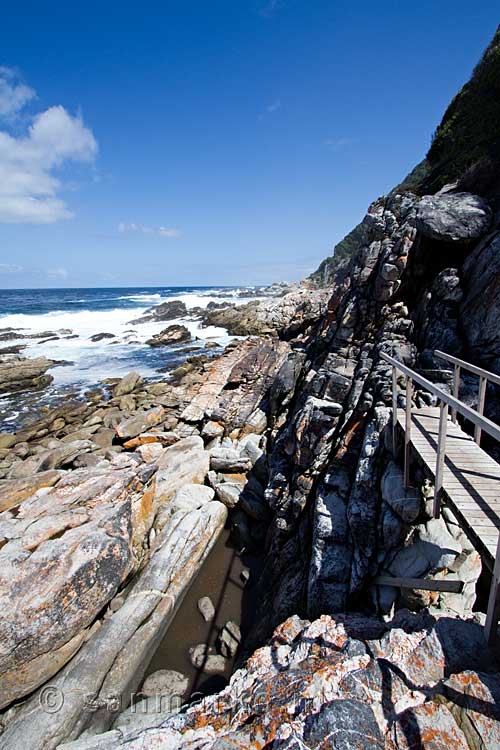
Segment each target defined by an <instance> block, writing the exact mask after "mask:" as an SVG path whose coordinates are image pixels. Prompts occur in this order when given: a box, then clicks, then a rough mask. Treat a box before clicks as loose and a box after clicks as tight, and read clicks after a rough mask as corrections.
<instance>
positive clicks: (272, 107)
mask: <svg viewBox="0 0 500 750" xmlns="http://www.w3.org/2000/svg"><path fill="white" fill-rule="evenodd" d="M280 107H281V101H280V100H279V99H276V100H275V101H274V102H272V104H269V105H268V106H267V111H268V112H269V113H270V114H272V113H273V112H276V111H277V110H278V109H279V108H280Z"/></svg>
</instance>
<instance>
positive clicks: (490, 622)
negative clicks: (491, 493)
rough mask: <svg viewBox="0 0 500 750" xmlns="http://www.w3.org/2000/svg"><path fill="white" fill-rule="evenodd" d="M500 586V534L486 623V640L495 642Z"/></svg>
mask: <svg viewBox="0 0 500 750" xmlns="http://www.w3.org/2000/svg"><path fill="white" fill-rule="evenodd" d="M499 587H500V536H499V538H498V544H497V554H496V557H495V567H494V568H493V577H492V580H491V588H490V596H489V599H488V611H487V613H486V622H485V625H484V628H485V635H486V640H487V642H488V643H490V644H491V643H493V642H494V641H495V638H496V634H497V628H498V619H499V601H498V590H499Z"/></svg>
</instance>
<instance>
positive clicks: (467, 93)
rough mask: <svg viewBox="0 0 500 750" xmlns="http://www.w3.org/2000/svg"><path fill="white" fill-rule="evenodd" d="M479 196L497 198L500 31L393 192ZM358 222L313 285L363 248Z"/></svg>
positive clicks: (499, 181) (499, 179) (327, 282)
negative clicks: (453, 189) (449, 190)
mask: <svg viewBox="0 0 500 750" xmlns="http://www.w3.org/2000/svg"><path fill="white" fill-rule="evenodd" d="M452 182H454V183H456V185H457V189H458V190H465V191H471V192H473V193H479V194H480V195H482V196H484V197H486V198H488V200H490V201H491V202H492V203H493V204H494V205H495V207H497V208H498V207H500V206H499V198H500V27H499V28H498V29H497V32H496V34H495V36H494V37H493V39H492V41H491V43H490V45H489V46H488V48H487V49H486V51H485V53H484V55H483V57H482V59H481V61H480V62H479V63H478V65H477V66H476V68H475V69H474V71H473V74H472V76H471V79H470V81H468V82H467V83H466V84H465V85H464V86H463V88H462V89H461V90H460V91H459V92H458V94H457V95H456V96H455V97H454V99H453V100H452V102H451V103H450V105H449V107H448V108H447V110H446V112H445V114H444V116H443V119H442V120H441V123H440V124H439V125H438V127H437V128H436V131H435V133H434V135H433V138H432V143H431V146H430V148H429V150H428V152H427V155H426V157H425V159H424V160H423V161H422V162H421V163H420V164H418V165H417V166H416V167H415V169H413V170H412V172H411V173H410V174H409V175H408V176H407V177H406V178H405V179H404V180H403V182H402V183H401V184H400V185H399V186H398V187H397V188H395V191H394V192H405V191H411V192H413V193H416V194H417V195H427V194H430V193H435V192H437V191H438V190H441V189H442V188H443V187H444V186H445V185H446V184H448V183H452ZM362 228H363V223H361V224H359V225H358V226H357V227H355V228H354V229H353V230H352V231H351V232H349V234H348V235H347V236H346V237H344V239H343V240H341V242H339V243H338V245H336V247H335V251H334V255H332V256H331V257H329V258H326V259H325V260H323V261H322V263H321V264H320V266H319V267H318V269H317V270H316V271H315V272H314V273H312V274H311V276H310V279H311V281H312V282H313V283H314V284H316V285H317V286H328V285H330V284H331V283H332V282H333V278H334V275H335V273H336V271H337V270H338V268H339V266H341V265H342V264H343V263H344V262H345V260H346V259H348V258H350V257H351V256H352V254H353V253H355V252H356V250H357V248H358V247H359V246H360V244H362V242H363V237H362Z"/></svg>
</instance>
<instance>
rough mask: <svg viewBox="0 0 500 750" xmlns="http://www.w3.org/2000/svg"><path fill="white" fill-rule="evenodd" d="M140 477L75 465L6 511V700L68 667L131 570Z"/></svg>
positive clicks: (2, 664)
mask: <svg viewBox="0 0 500 750" xmlns="http://www.w3.org/2000/svg"><path fill="white" fill-rule="evenodd" d="M49 481H52V478H50V479H49ZM134 481H137V480H136V479H135V477H134V473H133V472H132V471H131V470H121V471H120V470H116V471H113V470H110V469H97V468H93V469H90V470H87V469H81V470H76V471H73V472H71V473H69V474H67V475H66V476H65V477H63V478H62V479H60V480H59V482H58V484H57V485H56V486H55V487H54V488H52V489H50V490H49V491H48V492H45V493H44V494H40V493H37V494H34V495H33V496H32V497H31V498H27V499H25V500H24V501H23V502H22V503H21V504H20V505H19V506H18V508H17V510H16V514H15V516H13V515H12V514H11V513H9V512H8V511H6V512H3V513H1V514H0V537H3V540H4V544H3V546H2V548H1V550H0V672H1V673H2V690H1V699H0V705H2V706H5V705H8V704H9V703H11V702H12V701H13V700H16V699H18V698H20V697H22V696H23V695H26V694H27V693H30V692H32V691H33V689H34V688H36V687H37V686H38V685H40V684H42V683H43V682H44V681H45V680H47V679H48V678H49V677H51V676H52V675H53V674H54V673H55V672H57V671H58V670H59V669H60V668H61V666H62V665H63V664H64V663H65V662H66V661H67V660H68V659H69V658H70V657H71V656H72V655H73V653H74V651H75V650H76V649H77V648H78V647H79V646H80V645H81V642H82V637H83V636H84V635H85V630H86V628H88V626H89V625H90V624H91V623H92V622H93V620H94V619H95V617H96V615H97V614H98V613H99V611H100V610H101V609H102V608H103V606H104V605H105V604H106V603H107V602H108V601H109V600H110V599H111V598H112V597H113V596H114V594H115V593H116V590H117V588H118V586H119V585H120V583H121V582H122V581H123V580H124V579H125V578H126V577H127V575H128V574H129V573H130V571H131V570H132V568H133V565H134V553H133V534H134V529H133V516H134V508H133V505H134V492H133V491H132V489H131V488H130V485H131V484H132V482H134Z"/></svg>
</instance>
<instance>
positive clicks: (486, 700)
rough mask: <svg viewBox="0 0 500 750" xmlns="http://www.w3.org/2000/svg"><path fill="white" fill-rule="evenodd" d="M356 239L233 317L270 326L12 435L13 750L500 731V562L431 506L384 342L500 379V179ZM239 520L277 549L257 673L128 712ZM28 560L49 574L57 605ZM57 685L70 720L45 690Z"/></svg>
mask: <svg viewBox="0 0 500 750" xmlns="http://www.w3.org/2000/svg"><path fill="white" fill-rule="evenodd" d="M435 177H436V176H435V175H434V178H435ZM469 182H470V175H469ZM356 237H357V239H356V240H355V242H354V244H356V247H355V248H354V249H353V253H352V257H351V258H350V260H349V262H348V263H347V264H344V265H343V266H342V267H340V268H339V269H338V270H337V272H336V274H335V277H334V279H333V285H332V289H330V290H327V291H323V292H321V293H320V294H316V295H311V294H310V292H309V291H307V290H302V291H298V292H297V291H295V292H293V293H292V294H288V295H285V296H283V297H282V298H281V299H280V300H272V301H271V302H270V303H267V302H266V304H265V305H250V306H244V307H243V308H242V309H241V310H240V311H237V308H228V309H225V310H220V309H214V310H213V311H211V312H210V315H212V314H213V315H217V316H218V315H220V314H221V313H223V314H224V315H225V316H229V317H231V316H233V317H231V319H232V320H233V321H234V325H235V326H240V325H241V326H242V328H241V329H240V330H245V332H246V333H249V332H250V331H251V330H253V331H255V330H256V331H257V332H258V333H260V334H262V332H264V331H265V332H269V335H266V336H257V337H251V338H248V339H247V340H246V341H244V342H240V343H238V344H235V345H234V346H231V347H228V349H227V350H226V352H225V354H224V355H223V356H222V357H220V358H218V359H215V360H212V361H208V360H207V359H206V358H204V357H201V358H199V359H197V360H196V359H195V360H192V361H190V362H189V363H188V364H189V367H184V368H180V371H177V372H176V373H174V377H173V380H172V381H169V382H161V383H154V384H146V383H143V382H142V381H141V380H140V378H139V377H138V376H137V374H131V375H130V376H128V377H127V378H125V379H124V380H123V381H121V382H120V383H118V384H114V391H113V392H112V393H110V394H109V396H110V398H109V399H108V400H104V399H103V398H102V396H101V397H98V396H97V397H95V398H94V399H93V400H91V401H89V402H88V403H86V404H80V405H75V404H73V405H71V404H68V405H65V407H64V408H60V409H59V410H56V411H54V412H52V413H51V414H49V415H46V416H45V417H44V419H42V420H40V421H39V422H38V423H37V424H35V425H31V426H30V427H28V428H25V429H24V430H22V431H20V433H18V434H17V435H14V436H12V435H0V451H1V453H0V457H1V460H2V462H1V464H0V474H1V477H2V479H1V480H0V482H1V484H0V490H3V494H2V501H1V502H2V508H3V512H2V513H0V533H1V535H2V541H1V549H0V560H1V562H2V567H1V568H0V569H1V570H5V571H6V574H5V576H4V577H2V581H1V585H2V587H3V589H2V593H5V596H6V597H7V598H8V599H9V601H15V602H16V607H17V612H16V615H15V616H13V615H12V612H11V611H9V610H7V609H6V608H5V607H4V608H3V610H2V613H1V615H0V627H1V628H2V630H1V631H0V632H2V633H3V634H4V637H3V639H2V643H4V642H5V643H6V644H7V645H6V647H5V648H3V646H2V648H3V651H2V652H1V653H0V656H1V658H2V659H3V660H4V674H5V675H6V676H7V679H6V678H5V677H3V685H2V694H5V695H6V696H7V697H6V698H5V704H4V705H5V706H10V708H9V709H8V711H7V712H6V713H5V714H4V717H3V722H4V726H5V729H4V732H3V734H2V735H1V736H0V748H1V750H12V748H17V747H19V746H22V745H27V746H29V747H30V748H33V750H37V749H39V750H42V749H43V750H53V749H54V748H56V747H57V746H58V745H63V746H64V747H66V748H67V750H70V749H71V750H92V748H95V749H96V750H98V749H100V750H104V749H106V750H112V749H113V750H115V749H117V748H125V747H126V748H128V749H129V750H133V749H134V748H137V750H138V749H139V748H143V747H151V748H153V747H155V748H159V749H160V748H161V750H166V749H167V748H177V747H181V748H182V747H185V748H188V747H190V748H193V749H194V748H200V750H201V748H205V749H206V748H214V750H215V748H217V750H220V749H221V748H235V747H249V746H255V747H262V748H263V747H273V748H290V750H299V749H303V748H311V749H312V748H315V749H316V748H318V750H319V748H326V747H334V746H338V747H345V748H351V747H352V748H356V747H359V748H365V747H366V748H367V747H376V748H384V750H396V748H400V749H401V748H408V750H410V749H411V750H414V748H415V747H419V748H422V750H435V749H436V748H442V747H447V748H448V747H457V748H464V750H465V749H466V748H469V749H473V750H490V748H491V750H493V748H496V747H497V746H498V744H499V742H500V735H499V726H500V724H499V719H500V716H499V715H498V710H497V707H496V705H495V704H496V703H498V701H499V699H500V683H499V678H498V674H497V667H498V665H497V662H496V661H495V655H494V654H492V653H491V652H489V651H487V650H486V647H485V642H484V639H483V631H482V627H481V624H482V616H481V614H480V613H476V614H473V606H474V602H475V597H476V584H477V580H478V577H479V575H480V573H481V561H480V559H479V556H478V554H477V553H476V552H475V551H474V548H473V546H472V545H471V543H470V541H469V540H468V539H467V538H466V537H465V535H464V534H463V532H462V531H461V529H460V526H459V524H458V522H457V520H456V519H455V518H454V517H453V515H452V514H451V513H450V512H449V511H444V512H443V514H442V516H441V518H439V519H433V518H431V515H430V513H429V506H430V505H431V504H432V487H430V486H428V484H426V482H425V475H424V473H423V472H422V471H419V469H418V467H414V481H415V489H414V490H406V489H405V488H404V482H403V477H402V472H401V469H400V467H399V465H398V463H397V462H395V461H394V459H393V456H392V452H391V451H390V450H389V443H388V439H387V437H388V429H387V427H388V423H389V417H390V404H391V383H390V373H389V370H388V368H387V366H386V365H385V364H384V363H383V361H381V359H380V353H381V352H387V353H389V354H391V355H393V356H395V357H397V358H398V359H400V360H401V361H403V362H405V363H407V364H408V365H410V366H412V367H415V368H417V369H419V370H420V371H423V372H424V373H425V374H426V375H427V376H428V377H429V378H430V379H438V380H439V382H440V385H441V386H442V387H445V388H446V387H448V385H449V382H450V373H446V372H443V371H442V370H441V371H439V369H438V368H439V367H440V366H441V365H440V363H439V362H438V361H437V360H436V358H435V357H434V355H433V350H434V349H435V348H437V347H438V348H441V349H444V350H446V351H450V352H453V353H455V354H457V355H459V356H463V357H464V358H465V359H469V360H471V359H472V360H473V361H474V362H478V363H479V364H483V365H484V366H486V367H489V368H490V369H494V370H496V371H497V372H499V371H500V369H499V367H500V365H499V363H500V341H499V338H498V319H499V312H500V310H499V295H498V289H499V284H500V268H499V266H498V257H497V256H498V249H499V237H500V221H499V215H498V204H497V197H496V194H495V193H489V192H487V191H484V190H480V189H479V187H478V189H477V192H474V191H471V190H470V189H469V190H464V188H463V185H461V186H460V185H452V186H448V187H446V188H445V189H444V190H442V191H441V192H440V193H437V194H432V195H430V196H429V197H426V196H424V197H422V196H421V195H419V194H417V193H415V192H408V191H394V192H393V193H392V194H391V195H390V196H388V197H383V198H380V199H379V200H377V201H375V202H374V203H373V204H372V205H371V206H370V208H369V210H368V213H367V216H366V217H365V219H364V220H363V222H362V224H361V225H360V227H359V228H358V231H357V233H356ZM326 298H328V305H327V306H326V309H325V300H326ZM217 320H219V318H217ZM228 320H229V318H228V317H226V321H228ZM252 320H253V323H252ZM214 321H215V319H211V321H210V322H214ZM248 321H250V322H248ZM231 325H233V324H231ZM251 325H253V326H254V328H253V329H252V328H251ZM403 386H404V383H402V382H401V383H399V384H398V387H399V396H398V398H399V403H400V405H404V399H405V394H404V390H403ZM469 393H471V391H469ZM494 395H495V394H493V396H494ZM489 396H490V394H489ZM413 397H414V399H415V402H416V404H417V406H421V405H426V404H427V405H430V404H432V396H430V394H428V393H425V392H422V391H421V390H418V389H417V390H416V392H415V393H414V396H413ZM472 398H473V396H472ZM498 403H499V400H498V399H497V398H491V399H490V397H489V398H488V408H489V409H490V412H489V413H490V416H492V417H494V418H495V417H496V418H498V414H497V413H496V412H495V409H496V408H497V406H498ZM495 405H497V406H495ZM68 506H69V507H68ZM226 515H227V516H228V518H229V524H230V526H231V528H232V533H233V537H234V538H235V539H236V540H237V542H238V544H239V545H240V546H244V547H247V548H253V549H257V550H260V551H261V552H262V555H263V557H264V560H263V566H262V572H261V575H260V580H259V583H258V586H257V591H255V589H254V591H253V595H252V596H253V598H252V602H253V609H254V614H255V616H254V620H253V623H252V627H251V629H250V632H246V633H245V632H244V633H243V635H244V644H243V650H242V653H241V654H240V662H241V664H242V667H241V669H239V670H238V671H237V672H236V673H235V674H234V675H233V678H232V680H231V683H230V684H229V686H228V687H227V688H226V689H225V690H223V691H222V692H221V693H219V694H218V695H217V696H211V697H209V698H208V699H206V700H204V701H203V702H201V703H200V704H199V705H193V706H191V707H189V708H187V709H184V710H183V711H181V712H180V713H178V714H176V715H175V716H171V715H170V714H169V712H166V713H162V712H160V715H158V713H155V714H154V715H153V716H152V717H151V720H149V718H144V717H142V718H141V720H140V722H138V723H134V720H133V717H132V716H131V712H130V711H129V712H128V713H126V715H125V714H124V713H122V714H121V715H120V716H116V713H117V711H118V710H119V709H116V711H114V712H113V711H110V710H109V707H108V704H107V702H106V701H107V700H108V697H109V696H115V697H117V698H119V699H120V701H122V704H121V709H122V710H123V709H126V708H127V705H123V701H126V700H127V697H126V696H127V695H128V696H129V694H130V691H131V690H135V689H136V688H137V687H138V686H139V685H140V684H141V681H142V678H143V676H144V670H145V667H146V665H147V662H148V661H149V659H150V658H151V656H152V651H153V650H154V648H155V647H156V646H157V645H158V642H159V640H160V639H161V637H162V636H163V634H164V632H165V629H166V628H167V626H168V624H169V622H170V621H171V618H172V614H173V612H174V611H175V608H176V607H177V606H178V603H179V601H180V600H181V599H182V596H183V594H184V592H185V590H186V589H187V587H188V586H189V583H190V581H191V580H192V579H193V577H194V575H195V574H196V573H197V571H198V570H199V568H200V566H201V563H202V562H203V559H204V557H205V555H206V553H207V550H208V549H209V548H210V545H211V544H212V543H213V540H214V539H215V538H216V536H217V534H218V533H219V532H220V530H221V528H222V526H223V524H224V522H225V519H226ZM117 550H118V552H117ZM109 560H111V561H113V564H112V565H107V564H106V563H107V562H109ZM65 562H66V564H67V566H68V568H69V569H71V571H73V574H74V575H73V577H72V576H71V575H70V576H68V577H67V578H65V577H64V576H62V575H61V574H60V569H59V568H60V565H63V564H64V563H65ZM104 568H105V570H104ZM24 571H28V573H29V575H28V577H27V578H26V580H27V581H28V582H31V581H35V580H36V578H37V576H38V577H41V576H42V574H45V575H46V577H47V581H48V583H47V588H46V589H44V588H43V587H40V591H39V592H38V594H37V596H35V597H34V598H33V597H32V596H31V597H29V596H28V592H27V590H25V588H24V583H23V582H24V581H25V577H24ZM378 574H388V575H401V576H412V577H414V576H418V577H436V578H439V579H442V578H448V579H449V580H457V579H458V580H460V581H462V582H463V584H464V587H463V593H462V594H461V595H459V596H458V595H455V594H447V593H439V592H421V591H420V592H419V591H416V592H405V593H402V594H398V592H397V589H394V588H393V587H390V588H384V587H381V586H375V585H373V578H374V576H376V575H378ZM2 575H3V574H2ZM36 585H37V584H34V583H33V586H36ZM33 586H32V587H31V588H33ZM94 586H95V600H93V599H92V595H91V594H92V591H93V587H94ZM49 590H50V592H52V596H51V597H49V595H48V593H47V592H48V591H49ZM117 592H118V597H116V593H117ZM16 597H17V598H16ZM117 600H119V605H118V604H117ZM61 601H64V604H65V609H64V612H62V610H61ZM79 603H80V606H79ZM408 608H409V609H410V610H412V611H413V612H414V613H417V614H410V613H408V612H407V611H406V610H407V609H408ZM349 611H351V612H353V611H356V612H359V613H361V614H359V615H358V616H356V617H354V616H352V615H351V616H349V615H344V614H342V613H345V612H349ZM103 612H104V614H103ZM42 614H43V617H42V616H41V615H42ZM306 618H307V621H306ZM311 620H312V622H309V621H311ZM44 622H48V623H49V624H50V632H49V633H47V632H46V631H45V629H44V628H43V624H44ZM226 624H227V625H228V626H229V623H226ZM247 629H248V628H247ZM227 630H228V632H229V635H230V636H231V639H232V640H229V638H228V637H227V633H226V636H225V641H224V648H225V649H227V650H226V653H228V654H232V653H233V651H234V649H235V648H236V646H235V644H234V643H233V640H234V641H237V640H239V639H238V638H237V637H236V636H237V635H238V633H239V631H238V630H237V623H232V622H231V626H230V628H229V627H228V628H227ZM273 632H274V634H273ZM265 643H268V645H266V646H263V645H262V644H265ZM254 649H258V650H256V651H255V653H253V655H252V652H253V651H254ZM221 650H222V646H221ZM207 656H210V657H213V659H212V661H211V662H210V670H213V671H220V669H221V663H222V662H224V660H225V658H226V657H225V655H224V654H222V653H219V654H217V655H216V654H212V653H211V652H210V650H209V649H208V648H206V646H205V645H204V644H198V645H194V644H193V651H192V659H193V661H196V663H197V664H198V663H199V664H201V663H202V662H203V661H204V662H205V666H207V660H206V657H207ZM247 656H248V657H250V658H249V661H248V662H247V664H246V666H244V665H243V660H244V658H245V657H247ZM49 678H50V682H51V684H52V685H55V686H56V688H57V689H58V690H61V691H62V692H63V694H64V698H65V700H64V705H63V706H62V707H61V710H60V711H58V712H57V713H56V714H50V713H47V712H46V711H44V707H43V705H42V704H41V702H40V701H41V696H42V690H41V689H40V688H41V685H42V683H43V682H44V681H46V680H48V679H49ZM37 686H38V688H39V689H36V688H37ZM33 690H35V692H34V693H32V694H31V695H30V693H31V692H32V691H33ZM88 693H91V694H92V695H94V696H96V697H97V704H96V706H97V708H96V707H95V706H94V707H91V708H90V709H89V708H88V706H86V705H85V695H86V694H88ZM15 699H23V700H24V702H19V703H18V704H13V703H12V701H14V700H15ZM148 705H149V704H148ZM148 727H151V728H149V729H148ZM108 730H110V731H108ZM71 740H75V742H74V743H71V742H70V741H71ZM63 743H66V745H64V744H63ZM68 743H69V744H68Z"/></svg>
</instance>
